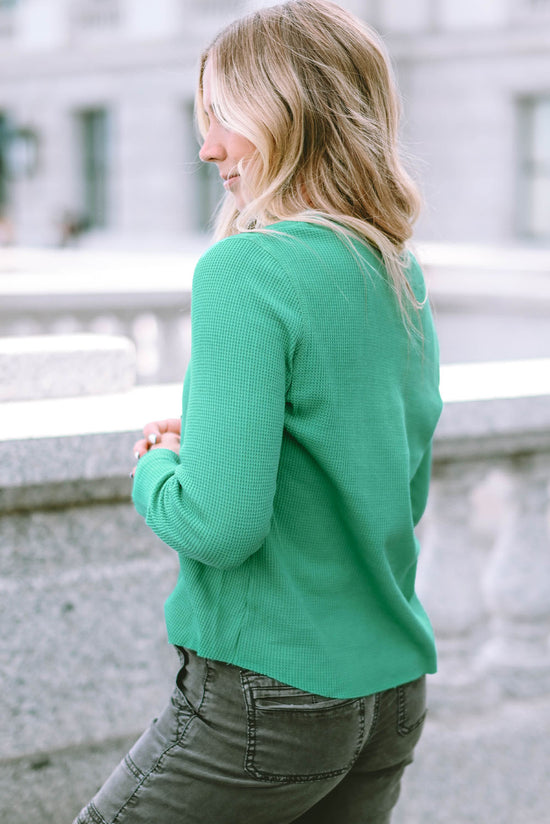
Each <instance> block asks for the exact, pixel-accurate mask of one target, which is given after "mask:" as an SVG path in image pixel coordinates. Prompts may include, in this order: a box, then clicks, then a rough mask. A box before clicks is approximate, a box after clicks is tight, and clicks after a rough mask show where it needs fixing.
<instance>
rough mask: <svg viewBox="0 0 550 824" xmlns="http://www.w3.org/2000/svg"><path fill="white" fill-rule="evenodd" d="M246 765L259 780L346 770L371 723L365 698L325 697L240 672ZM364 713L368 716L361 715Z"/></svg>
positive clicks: (369, 702) (311, 778) (312, 777)
mask: <svg viewBox="0 0 550 824" xmlns="http://www.w3.org/2000/svg"><path fill="white" fill-rule="evenodd" d="M241 681H242V686H243V694H244V699H245V702H246V710H247V748H246V764H245V768H246V770H247V772H248V773H249V774H250V775H253V776H254V777H255V778H258V779H260V780H263V781H277V782H287V783H288V782H299V781H316V780H319V779H321V778H330V777H331V776H335V775H340V774H343V773H345V772H347V771H348V770H350V769H351V767H352V765H353V763H354V761H355V759H356V758H357V756H358V755H359V752H360V750H361V747H362V745H363V741H364V737H365V726H366V723H367V722H368V723H369V726H370V723H371V721H372V714H373V705H374V701H373V700H371V699H369V698H366V699H365V698H352V699H341V698H326V697H323V696H321V695H314V694H313V693H308V692H303V691H302V690H299V689H296V688H295V687H290V686H288V685H286V684H282V683H281V682H279V681H276V680H275V679H273V678H269V677H268V676H264V675H259V674H257V673H253V672H249V671H247V670H243V671H242V673H241ZM367 714H369V715H370V718H368V719H366V715H367Z"/></svg>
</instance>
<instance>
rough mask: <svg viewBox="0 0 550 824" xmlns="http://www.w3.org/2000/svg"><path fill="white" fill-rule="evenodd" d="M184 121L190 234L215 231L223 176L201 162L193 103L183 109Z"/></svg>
mask: <svg viewBox="0 0 550 824" xmlns="http://www.w3.org/2000/svg"><path fill="white" fill-rule="evenodd" d="M184 119H185V131H186V135H185V143H186V147H187V149H186V158H185V166H184V168H185V176H186V179H187V180H188V181H190V183H191V185H190V186H187V185H186V186H185V189H186V191H190V192H191V198H190V199H188V201H187V208H188V209H189V210H190V214H189V215H188V218H189V219H188V221H186V222H187V223H188V225H189V228H190V229H191V231H195V232H207V231H209V230H210V229H211V228H212V218H213V215H214V212H215V210H216V207H217V205H218V204H219V202H220V200H221V198H222V196H223V194H224V190H223V186H222V184H221V180H220V173H219V172H218V169H217V167H216V165H215V164H214V163H203V162H202V161H201V160H200V159H199V143H198V142H197V136H196V132H195V126H194V113H193V103H188V105H186V106H185V107H184Z"/></svg>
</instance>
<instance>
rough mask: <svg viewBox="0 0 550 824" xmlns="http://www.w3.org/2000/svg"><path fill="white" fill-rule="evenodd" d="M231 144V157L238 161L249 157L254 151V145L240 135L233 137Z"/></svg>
mask: <svg viewBox="0 0 550 824" xmlns="http://www.w3.org/2000/svg"><path fill="white" fill-rule="evenodd" d="M232 142H233V145H232V147H231V153H232V155H233V157H235V158H238V159H239V160H241V159H242V158H244V157H249V156H250V155H251V154H253V153H254V152H255V151H256V147H255V146H254V144H253V143H251V142H250V140H247V139H246V137H242V135H235V137H234V139H233V141H232Z"/></svg>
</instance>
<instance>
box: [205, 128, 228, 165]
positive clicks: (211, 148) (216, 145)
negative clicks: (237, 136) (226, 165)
mask: <svg viewBox="0 0 550 824" xmlns="http://www.w3.org/2000/svg"><path fill="white" fill-rule="evenodd" d="M199 157H200V159H201V160H202V161H203V162H204V163H219V162H220V161H221V160H224V159H225V150H224V148H223V145H222V144H221V142H220V141H219V140H216V136H215V134H213V133H212V131H209V132H208V134H207V135H206V137H205V139H204V143H203V144H202V146H201V148H200V151H199Z"/></svg>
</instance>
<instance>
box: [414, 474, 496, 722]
mask: <svg viewBox="0 0 550 824" xmlns="http://www.w3.org/2000/svg"><path fill="white" fill-rule="evenodd" d="M486 471H487V465H486V464H484V463H483V462H482V461H480V462H477V461H458V462H457V461H450V462H447V461H445V462H441V463H439V462H438V463H435V464H434V467H433V473H432V484H431V489H430V501H429V506H428V511H427V513H426V516H425V525H424V528H423V535H422V540H421V544H422V551H421V556H420V564H419V574H418V587H417V588H418V593H419V597H420V599H421V601H422V603H423V605H424V606H425V608H426V611H427V612H428V615H429V617H430V620H431V621H432V625H433V627H434V631H435V635H436V640H437V647H438V658H439V666H438V674H437V676H436V677H435V678H433V679H432V706H434V707H435V708H436V709H441V708H442V707H443V706H446V707H455V706H456V704H457V702H459V703H460V702H461V701H464V702H467V703H468V704H471V702H472V700H474V701H480V700H482V698H483V696H482V694H481V691H480V689H479V686H480V684H479V680H480V679H479V675H478V672H477V667H476V656H477V652H478V650H479V648H480V647H481V645H482V643H483V641H484V640H485V634H486V632H487V614H486V610H485V606H484V602H483V597H482V589H481V581H482V567H483V562H484V553H483V552H482V551H481V549H480V547H478V545H477V542H476V534H475V531H474V529H473V518H472V506H473V502H472V498H473V493H474V491H475V489H476V487H477V486H478V484H479V483H480V481H481V480H482V479H483V477H484V474H486Z"/></svg>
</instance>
